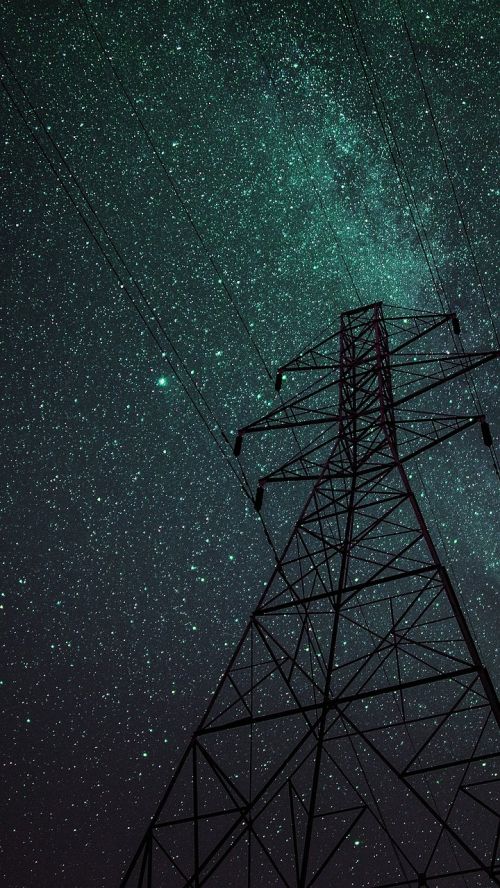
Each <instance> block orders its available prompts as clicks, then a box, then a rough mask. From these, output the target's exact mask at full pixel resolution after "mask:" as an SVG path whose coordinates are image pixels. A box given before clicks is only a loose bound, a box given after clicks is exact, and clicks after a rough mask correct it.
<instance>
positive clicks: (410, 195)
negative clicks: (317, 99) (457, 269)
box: [341, 0, 500, 479]
mask: <svg viewBox="0 0 500 888" xmlns="http://www.w3.org/2000/svg"><path fill="white" fill-rule="evenodd" d="M347 2H348V3H349V7H350V9H351V12H352V16H353V20H354V23H355V26H356V28H357V31H358V34H359V38H360V42H361V46H362V48H363V52H364V56H365V58H366V62H367V65H368V67H369V69H370V72H371V76H372V78H373V82H374V84H375V89H376V92H377V94H378V96H379V102H380V107H381V108H382V109H383V111H384V115H385V118H386V120H387V125H388V127H389V131H390V133H391V136H392V139H393V142H394V146H395V151H396V154H397V157H398V158H399V163H400V165H401V168H402V171H403V175H404V179H405V181H406V182H407V184H408V191H407V190H406V188H405V186H404V182H403V178H402V174H401V172H400V170H399V164H398V162H397V160H396V156H395V153H394V151H393V149H392V146H391V142H390V139H389V135H388V132H387V130H386V126H385V123H384V118H383V116H382V114H381V112H380V109H379V104H378V101H377V97H376V95H375V90H374V89H373V87H372V84H371V81H370V76H369V74H368V70H367V67H366V65H365V63H364V60H363V55H362V53H361V50H360V48H359V46H358V42H357V40H356V34H355V30H354V28H353V25H352V23H351V21H350V18H349V13H348V9H347V7H346V5H345V3H344V2H343V0H341V7H342V10H343V13H344V17H345V20H346V22H347V25H348V28H349V32H350V34H351V37H352V41H353V43H354V46H355V49H356V54H357V56H358V59H359V61H360V64H361V68H362V71H363V75H364V77H365V80H366V83H367V85H368V89H369V92H370V95H371V98H372V101H373V104H374V108H375V111H376V114H377V118H378V120H379V123H380V125H381V127H382V131H383V134H384V139H385V141H386V144H387V147H388V149H389V155H390V158H391V161H392V163H393V165H394V168H395V170H396V174H397V177H398V181H399V183H400V185H401V189H402V191H403V194H404V197H405V200H406V203H407V207H408V210H409V212H410V217H411V220H412V222H413V225H414V227H415V231H416V233H417V237H418V240H419V243H420V245H421V247H422V251H423V254H424V257H425V261H426V264H427V267H428V269H429V273H430V275H431V279H432V281H433V283H434V287H435V289H436V294H437V296H438V301H439V304H440V306H441V308H442V310H443V311H445V312H446V308H445V304H444V303H443V299H444V301H445V303H446V306H447V308H448V311H449V312H451V310H452V307H451V303H450V300H449V297H448V294H447V292H446V289H445V287H444V284H443V281H442V279H441V275H440V272H439V269H438V266H437V262H436V259H435V256H434V252H433V249H432V246H431V244H430V241H429V238H428V235H427V232H426V230H425V227H424V226H423V221H422V218H421V214H420V210H419V207H418V203H417V200H416V197H415V193H414V189H413V186H412V184H411V181H410V178H409V175H408V172H407V170H406V164H405V161H404V158H403V154H402V152H401V149H400V147H399V141H398V139H397V136H396V133H395V129H394V126H393V124H392V121H391V116H390V114H389V110H388V107H387V104H386V102H385V100H384V97H383V93H382V89H381V87H380V84H379V81H378V77H377V73H376V71H375V67H374V65H373V62H372V60H371V56H370V53H369V51H368V47H367V44H366V41H365V39H364V36H363V32H362V29H361V25H360V22H359V19H358V17H357V15H356V12H355V10H354V7H353V4H352V0H347ZM412 204H413V206H414V207H415V212H416V215H417V218H418V219H419V221H420V223H421V225H422V232H423V237H422V235H421V233H420V231H419V228H418V225H417V220H416V218H415V216H414V214H413V210H412ZM424 241H425V242H426V244H427V249H428V250H429V254H430V256H431V258H432V260H433V264H434V267H435V272H436V277H435V275H434V272H433V270H432V267H431V264H430V261H429V257H428V255H427V250H426V247H425V245H424ZM454 346H455V349H456V351H457V354H460V353H462V354H463V352H464V347H463V345H462V342H461V340H460V339H458V340H457V339H456V338H454ZM465 383H466V385H467V387H468V389H469V393H470V395H471V397H472V401H473V403H474V404H475V406H476V409H477V410H478V412H480V413H483V414H484V413H485V410H484V407H483V405H482V402H481V398H480V396H479V393H478V390H477V385H476V381H475V380H474V379H470V378H469V376H468V374H466V375H465ZM490 452H491V459H492V463H493V467H494V470H495V473H496V475H497V476H498V478H499V479H500V464H499V459H498V456H497V453H496V448H495V447H494V446H493V447H491V448H490Z"/></svg>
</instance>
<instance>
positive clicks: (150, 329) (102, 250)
mask: <svg viewBox="0 0 500 888" xmlns="http://www.w3.org/2000/svg"><path fill="white" fill-rule="evenodd" d="M0 57H1V58H2V60H3V61H4V63H5V65H6V67H7V68H8V70H9V73H11V76H12V77H13V79H14V80H15V82H16V84H17V85H18V88H19V89H20V90H21V92H22V93H23V95H24V96H25V98H26V100H27V101H28V103H29V106H30V108H31V110H32V111H34V113H35V114H37V112H36V110H35V108H34V106H33V104H32V103H31V100H30V99H29V97H28V96H27V93H26V91H25V90H24V88H23V87H22V85H21V84H20V83H19V81H18V79H17V77H16V76H15V74H14V73H13V72H12V68H11V67H10V65H9V63H8V61H7V59H6V57H5V55H4V53H3V52H2V51H1V50H0ZM1 85H2V87H3V90H4V92H5V93H6V94H7V96H8V98H9V100H10V102H11V104H12V105H13V107H14V108H15V110H16V112H17V113H18V115H19V117H20V118H21V120H22V121H23V123H24V125H25V127H26V129H27V130H28V132H29V133H30V135H31V137H32V139H33V141H34V142H35V144H36V145H37V146H38V148H39V150H40V151H41V153H42V155H43V157H44V158H45V160H46V162H47V164H48V166H49V167H50V169H51V171H52V173H53V174H54V176H55V178H56V180H57V181H58V183H59V185H60V186H61V187H62V189H63V190H64V192H65V193H66V195H67V196H68V198H69V200H70V201H71V203H72V205H73V207H74V208H75V210H76V211H77V213H78V215H79V217H80V219H81V220H82V222H83V223H84V225H85V228H86V229H87V231H88V233H89V235H90V237H91V238H92V240H93V241H94V243H95V244H96V246H97V248H98V250H99V252H100V253H101V254H102V256H103V258H104V260H105V262H106V264H107V266H108V268H109V269H110V271H111V272H112V274H113V275H114V277H115V278H116V280H117V281H118V284H119V286H120V289H121V290H123V291H124V293H125V294H126V296H127V298H128V300H129V302H130V303H131V305H132V307H133V308H134V310H135V311H136V312H137V314H138V316H139V317H140V319H141V321H142V323H143V324H144V326H145V327H146V329H147V331H148V333H149V335H150V336H151V338H152V339H153V341H154V343H155V345H156V347H157V348H158V350H159V352H160V354H161V356H162V358H163V359H164V360H165V361H166V362H167V364H168V366H169V368H170V370H171V372H172V374H173V375H174V376H175V378H176V379H177V381H178V382H179V384H180V385H181V387H182V388H183V390H184V392H185V394H186V395H187V397H188V399H189V401H190V403H191V405H192V406H193V408H194V409H195V411H196V413H197V414H198V416H199V418H200V419H201V421H202V422H203V424H204V425H205V427H206V429H207V431H208V432H209V434H210V436H211V437H212V439H213V440H214V442H215V444H216V446H217V448H218V450H219V452H220V453H221V455H222V456H223V458H224V460H225V461H226V463H227V464H228V466H229V467H230V469H231V471H232V472H233V474H234V475H235V476H236V478H237V479H238V483H239V484H240V486H241V488H242V489H243V491H244V493H245V495H246V496H247V497H248V498H249V499H252V495H251V492H250V485H249V484H248V481H246V479H243V480H242V478H241V477H240V475H239V474H238V471H237V470H236V469H235V467H234V465H233V463H232V462H231V461H230V459H229V458H228V455H227V454H226V452H225V451H224V449H223V447H222V445H221V444H220V441H219V440H218V438H217V436H216V435H215V434H214V432H213V430H212V428H211V427H210V424H209V423H208V421H207V419H206V417H205V416H204V414H203V412H202V410H201V409H200V407H199V406H198V404H197V403H196V402H195V400H194V398H193V397H192V395H191V393H190V391H189V388H188V386H187V385H186V383H185V382H184V380H183V379H182V377H181V376H180V375H179V373H178V371H177V369H176V367H175V365H174V364H173V362H172V361H171V359H170V358H169V357H168V355H167V354H166V353H165V351H164V348H163V346H162V343H161V341H160V339H159V338H158V334H157V333H156V331H155V330H154V328H153V327H152V325H151V324H150V322H149V321H148V319H147V317H146V316H145V314H144V312H143V311H142V309H141V308H140V306H139V305H138V304H137V302H136V300H135V298H134V296H133V294H132V293H131V292H130V290H129V288H128V286H127V284H126V282H125V280H124V279H123V276H122V275H121V273H120V272H119V271H118V270H117V269H116V267H115V265H114V262H113V260H112V259H111V258H110V256H109V255H108V253H107V252H106V249H105V248H104V246H103V244H102V243H101V241H100V240H99V238H98V237H97V235H96V233H95V231H94V229H93V228H92V225H91V224H90V222H89V221H88V219H87V217H86V216H85V214H84V213H83V211H82V210H81V208H80V207H79V206H78V203H77V201H76V200H75V198H74V195H73V194H72V193H71V191H70V189H69V188H68V186H67V183H66V182H65V180H64V178H63V177H62V175H61V173H60V171H59V170H58V169H57V167H56V166H55V164H54V163H53V161H52V159H51V158H50V156H49V154H48V153H47V151H46V149H45V147H44V145H43V144H42V142H41V140H40V139H39V137H38V135H37V133H36V131H35V129H34V128H33V127H32V125H31V124H30V122H29V119H28V117H27V115H26V114H25V112H24V111H23V110H22V108H21V107H20V105H19V103H18V102H17V100H16V98H15V96H14V94H13V92H12V91H11V90H10V89H9V87H8V86H7V84H6V83H5V80H4V79H3V78H2V80H1ZM37 118H38V114H37ZM41 125H42V124H41ZM42 126H43V125H42ZM43 129H44V132H46V134H47V135H48V137H49V138H50V141H51V144H52V145H53V146H54V147H55V148H56V150H57V153H58V156H60V157H62V154H61V152H60V151H59V149H58V148H57V146H56V143H55V141H54V139H53V137H51V136H50V131H48V130H47V128H46V127H45V126H43ZM64 165H65V166H66V167H67V168H68V169H69V166H68V164H67V162H65V164H64ZM71 177H72V179H73V181H75V182H76V177H75V176H74V174H71ZM79 190H80V189H79ZM85 202H86V203H87V205H88V206H89V208H91V209H92V212H93V214H94V215H95V216H96V218H98V217H97V213H96V211H95V210H94V209H93V208H92V206H91V203H90V202H89V201H88V199H85ZM99 226H100V227H101V229H102V230H103V232H104V233H105V234H106V235H107V236H108V238H109V240H110V242H111V243H113V242H112V239H111V237H110V236H109V234H108V232H107V230H106V228H105V226H104V225H103V224H102V223H101V222H100V221H99ZM114 249H115V252H116V254H117V255H120V254H119V252H118V251H117V250H116V248H115V247H114ZM128 273H129V272H128ZM131 279H132V280H134V278H133V277H132V276H131ZM134 283H135V280H134ZM143 299H144V301H145V304H146V305H147V306H148V308H149V309H150V311H151V312H152V313H153V314H154V315H155V320H157V317H156V312H155V311H154V309H152V307H151V306H150V305H149V302H148V301H147V299H146V297H145V296H143ZM157 322H158V321H157ZM158 326H159V328H160V330H161V332H162V334H163V335H164V336H165V338H166V340H167V342H168V343H169V345H170V346H171V347H172V349H173V351H174V353H175V354H176V357H177V358H178V360H179V361H180V363H181V365H182V366H183V369H184V372H185V373H186V374H188V370H187V367H186V365H185V362H184V360H183V359H182V357H181V356H180V354H179V352H178V350H177V348H176V347H175V345H174V344H173V343H172V341H171V339H170V337H169V336H168V334H167V333H166V331H165V329H164V327H163V325H162V324H161V322H159V324H158ZM188 379H189V381H190V382H191V383H192V385H193V386H194V387H195V389H196V392H197V394H198V395H199V396H200V397H201V399H202V400H203V403H204V404H205V407H206V408H207V409H209V411H210V415H211V416H212V419H213V421H214V422H215V424H216V425H217V427H218V428H219V430H220V432H221V435H222V436H223V438H224V440H225V441H226V442H227V443H229V438H228V436H227V434H226V432H225V431H224V429H223V427H222V426H221V424H220V422H219V421H218V420H217V418H216V417H215V414H213V411H212V410H211V408H210V405H209V404H208V401H207V400H206V398H205V397H204V395H203V393H202V392H201V390H200V389H199V387H198V386H197V384H196V382H195V380H192V378H191V377H190V376H188ZM239 468H240V472H241V473H242V475H243V472H242V469H241V466H240V467H239Z"/></svg>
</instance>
